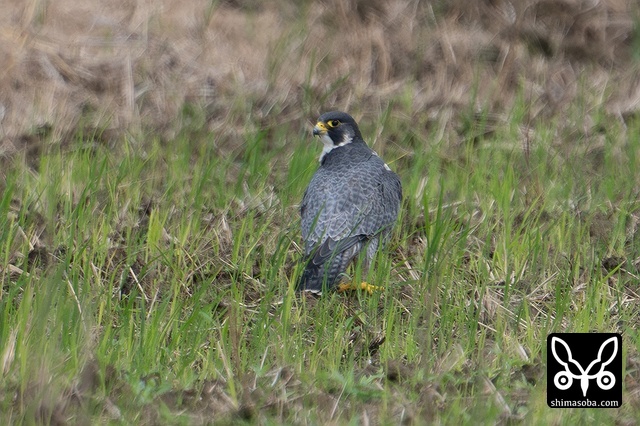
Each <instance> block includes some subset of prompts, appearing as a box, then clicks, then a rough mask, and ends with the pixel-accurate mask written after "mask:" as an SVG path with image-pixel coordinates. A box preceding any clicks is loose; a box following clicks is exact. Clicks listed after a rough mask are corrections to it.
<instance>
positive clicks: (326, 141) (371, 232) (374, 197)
mask: <svg viewBox="0 0 640 426" xmlns="http://www.w3.org/2000/svg"><path fill="white" fill-rule="evenodd" d="M313 135H314V136H319V137H320V140H321V141H322V144H323V145H324V147H323V149H322V154H321V155H320V167H319V168H318V170H317V171H316V173H315V174H314V175H313V178H312V179H311V182H310V183H309V186H308V187H307V190H306V191H305V193H304V197H303V199H302V204H301V205H300V215H301V216H302V237H303V239H304V253H305V261H306V267H305V270H304V272H303V273H302V277H301V278H300V281H299V282H298V285H297V289H298V290H304V291H311V292H315V293H321V292H322V291H323V290H332V289H334V288H336V286H338V285H339V284H340V283H341V281H343V280H344V277H343V274H344V272H345V270H346V269H347V267H348V266H349V264H350V263H351V262H352V261H353V260H354V259H355V258H356V256H358V254H359V253H360V252H361V251H362V250H363V249H364V250H365V254H366V256H365V258H364V259H363V261H364V266H365V268H368V266H369V264H370V262H371V260H372V259H373V257H374V255H375V253H376V250H377V249H378V247H379V246H380V245H382V244H384V243H385V242H386V241H387V240H388V239H389V235H390V234H391V229H392V227H393V225H394V223H395V221H396V218H397V217H398V211H399V209H400V202H401V200H402V185H401V183H400V179H399V178H398V175H396V174H395V173H394V172H392V171H391V169H390V168H389V166H387V164H385V162H384V161H383V160H382V159H381V158H380V157H379V156H378V154H376V153H375V152H374V151H373V150H372V149H371V148H369V147H368V146H367V144H366V143H365V141H364V140H363V139H362V135H361V134H360V130H359V129H358V125H357V124H356V122H355V120H354V119H353V118H352V117H351V116H350V115H349V114H346V113H344V112H340V111H333V112H327V113H325V114H323V115H321V116H320V118H319V119H318V122H317V123H316V125H315V127H314V129H313ZM357 287H360V286H357ZM371 287H372V286H369V285H368V284H366V283H362V288H364V289H367V290H368V291H371ZM340 288H341V289H344V288H351V286H349V285H347V286H346V287H345V286H344V285H341V286H340Z"/></svg>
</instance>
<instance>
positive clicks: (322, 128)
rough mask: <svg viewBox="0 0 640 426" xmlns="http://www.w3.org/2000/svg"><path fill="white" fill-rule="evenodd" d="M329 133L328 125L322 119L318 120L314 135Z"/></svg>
mask: <svg viewBox="0 0 640 426" xmlns="http://www.w3.org/2000/svg"><path fill="white" fill-rule="evenodd" d="M326 134H327V125H326V124H324V123H323V122H322V121H318V122H317V123H316V125H315V126H313V136H324V135H326Z"/></svg>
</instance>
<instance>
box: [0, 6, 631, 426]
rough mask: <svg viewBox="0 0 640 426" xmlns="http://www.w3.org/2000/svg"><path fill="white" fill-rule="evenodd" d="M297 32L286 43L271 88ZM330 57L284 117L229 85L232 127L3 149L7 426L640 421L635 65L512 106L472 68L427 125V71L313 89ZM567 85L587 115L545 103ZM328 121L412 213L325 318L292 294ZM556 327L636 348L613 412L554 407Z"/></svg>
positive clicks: (83, 122) (214, 124)
mask: <svg viewBox="0 0 640 426" xmlns="http://www.w3.org/2000/svg"><path fill="white" fill-rule="evenodd" d="M239 3H243V2H239ZM247 3H251V2H247ZM282 3H287V2H282ZM355 3H358V2H355ZM374 3H375V2H374ZM409 3H411V2H409ZM436 3H437V2H436ZM454 3H455V2H454ZM287 4H288V3H287ZM358 4H360V3H358ZM376 4H379V3H376ZM394 4H395V3H394ZM461 7H462V6H461ZM251 10H252V11H253V12H251V13H249V15H250V16H253V18H251V19H255V20H257V21H258V22H261V21H260V20H261V19H262V18H261V17H260V16H261V15H260V14H259V12H257V11H256V10H254V9H251ZM358 11H359V9H358ZM432 12H433V11H432ZM454 12H455V11H453V12H452V11H446V10H444V11H443V10H439V9H438V8H435V12H433V13H435V14H436V16H442V21H439V22H440V23H443V22H449V21H447V20H446V17H447V16H450V14H452V13H453V14H455V13H454ZM211 13H212V16H213V17H210V19H212V20H214V21H215V19H216V18H215V10H214V12H211ZM523 13H524V12H523ZM252 14H253V15H252ZM438 14H441V15H438ZM448 14H449V15H448ZM305 16H313V13H311V12H309V15H305ZM342 16H343V15H339V17H338V18H340V17H342ZM345 16H351V15H345ZM227 17H228V16H227ZM338 18H336V20H334V21H330V22H328V23H327V22H324V24H323V25H325V26H326V27H328V28H331V25H332V24H335V23H337V24H340V23H341V22H342V21H340V19H338ZM438 19H440V18H438ZM43 20H45V21H46V19H44V18H43ZM234 22H235V21H234ZM301 25H302V24H301V23H300V21H295V22H292V23H291V25H289V26H287V27H285V29H284V30H283V32H284V35H283V36H282V38H280V39H278V40H280V42H277V43H274V44H270V54H271V57H272V58H275V59H272V63H271V66H272V67H273V70H272V71H271V72H272V74H273V76H278V75H280V74H279V73H281V72H284V71H281V70H280V67H282V64H283V63H284V62H285V60H284V59H282V60H281V61H279V60H278V58H280V57H279V56H278V55H279V54H280V55H283V56H282V58H284V57H285V56H286V55H289V54H290V53H291V51H294V50H295V49H294V50H292V49H293V48H292V47H291V46H293V45H295V44H296V40H298V38H297V37H298V36H299V34H303V33H304V31H303V30H302V29H301V28H302V27H301ZM363 25H364V24H363ZM367 25H368V24H367ZM444 27H445V25H442V26H441V27H439V29H438V30H443V28H444ZM367 28H369V27H367ZM447 28H449V29H451V28H450V27H447ZM443 31H444V30H443ZM310 32H313V31H310ZM449 34H451V32H449ZM305 36H309V34H305ZM309 37H310V36H309ZM350 43H355V42H354V41H353V40H351V41H350ZM553 46H556V47H555V48H557V49H558V51H559V52H561V53H557V55H558V56H562V58H563V60H564V59H566V57H565V56H568V53H566V52H564V51H563V50H562V49H563V47H562V45H561V44H560V45H553ZM514 50H515V48H514ZM563 52H564V53H563ZM552 56H553V55H552ZM319 58H320V57H319V56H318V59H316V60H315V61H316V62H314V59H310V60H309V61H310V62H309V64H310V65H309V67H308V68H305V69H303V74H304V73H306V72H309V75H308V76H304V75H303V79H304V80H303V81H302V82H299V85H294V84H292V87H295V88H296V89H295V90H294V89H292V91H297V92H296V94H295V95H291V96H292V98H289V97H287V96H284V97H277V96H275V93H281V92H279V90H281V88H282V85H283V84H285V83H291V82H292V81H293V80H291V79H293V77H291V75H288V78H290V79H289V80H286V79H285V80H284V82H285V83H283V82H278V83H276V82H273V86H268V88H267V89H266V91H262V90H260V89H256V88H255V87H253V88H252V87H250V88H249V89H244V90H243V89H241V88H239V87H236V86H234V85H231V87H232V88H234V89H233V90H232V89H230V88H223V89H222V90H221V92H222V93H223V94H222V95H221V96H225V95H224V93H227V94H228V98H225V99H226V100H229V103H228V105H227V106H224V105H223V104H221V103H220V102H221V101H219V102H218V103H214V104H211V103H209V104H205V105H203V104H202V103H200V102H199V101H198V102H195V101H193V100H191V101H193V102H191V101H190V100H189V99H186V100H184V102H182V103H180V105H181V106H180V108H178V109H177V112H176V113H175V115H173V116H172V118H171V119H170V120H169V121H167V122H166V123H165V124H166V125H165V126H164V127H160V126H157V123H156V122H153V123H151V124H149V123H147V125H148V126H145V123H144V120H142V118H140V117H139V118H140V120H139V121H136V122H135V123H134V124H135V125H133V126H132V127H127V128H126V131H122V132H117V133H115V134H114V130H113V129H114V126H113V121H110V120H107V121H106V122H103V123H99V124H98V125H96V122H95V120H96V116H97V115H99V114H98V113H97V112H96V110H94V109H89V110H88V111H83V113H82V114H81V115H80V117H79V118H76V119H75V120H74V121H72V123H73V126H72V128H71V129H66V128H63V129H60V128H57V127H55V126H54V128H53V129H50V128H49V127H48V126H46V125H42V123H40V122H37V120H36V122H35V124H34V125H33V126H32V127H28V126H27V127H26V128H27V129H30V130H28V131H26V130H25V132H26V133H24V134H23V133H21V132H22V130H20V129H22V128H24V127H25V126H23V125H22V124H19V123H18V124H16V123H17V121H16V122H14V123H13V124H12V126H13V127H11V129H14V128H15V129H18V130H15V132H16V133H15V135H14V136H15V137H12V135H11V131H10V130H6V132H7V134H5V135H4V136H5V137H6V138H7V139H11V141H12V143H13V145H12V146H16V147H18V148H20V149H17V150H16V151H15V152H10V155H9V154H7V155H5V156H4V157H3V158H2V161H1V162H0V164H1V165H2V169H0V178H1V180H0V189H1V190H2V192H1V193H0V255H1V256H2V260H1V261H0V279H1V281H0V283H1V288H0V423H2V424H20V423H26V424H33V423H44V424H56V425H61V424H104V423H108V424H185V425H186V424H208V423H214V424H237V423H238V422H245V423H262V424H281V423H285V424H325V423H329V424H332V423H333V424H400V423H404V424H424V423H440V424H479V423H480V424H494V423H500V424H506V423H508V424H513V423H522V424H583V423H597V424H635V423H637V422H638V421H639V420H640V370H639V368H640V353H639V350H640V334H639V332H638V331H637V329H638V326H639V325H640V324H639V323H640V316H639V314H640V312H639V310H640V303H639V302H640V300H639V299H640V296H639V292H640V288H639V285H638V284H639V283H640V136H639V135H640V120H638V118H637V115H636V113H635V112H634V110H633V109H632V108H631V109H630V108H627V107H624V108H623V107H618V109H615V108H613V109H614V110H615V111H613V112H612V107H611V105H612V102H614V101H615V102H618V98H616V96H617V90H618V89H620V87H623V86H624V87H627V86H625V85H624V84H623V83H618V80H615V78H619V77H620V75H622V76H624V75H627V74H625V73H627V72H629V69H635V70H637V69H638V67H637V63H636V62H632V60H631V59H629V60H630V61H631V62H629V64H631V65H629V66H630V67H631V68H628V69H625V70H623V71H621V72H620V73H618V74H615V73H616V71H615V69H614V68H615V67H613V68H612V69H613V71H611V70H609V71H610V74H607V75H611V76H612V77H610V78H611V80H608V79H607V80H606V81H605V83H604V84H600V85H598V84H596V82H600V83H602V79H601V76H602V75H603V72H604V71H602V69H603V68H607V66H603V65H602V64H600V63H598V62H597V61H595V62H594V63H588V64H584V63H581V64H580V65H576V64H575V63H573V65H572V66H573V67H574V68H573V71H567V68H562V69H561V70H560V71H559V72H558V73H556V74H551V73H550V74H548V75H549V77H548V80H549V81H548V83H549V82H550V83H549V85H551V87H552V89H549V90H548V91H546V92H544V91H543V92H544V93H543V94H542V95H540V96H533V95H532V93H533V92H535V90H533V89H532V87H534V88H535V87H538V88H539V86H535V85H534V84H533V81H534V80H535V78H534V77H532V76H531V75H529V76H528V77H531V78H530V79H527V78H528V77H526V76H525V74H526V71H524V70H523V71H522V73H523V74H522V76H525V77H522V81H521V83H519V84H515V85H514V86H513V88H512V89H513V90H511V91H509V92H508V93H506V92H503V90H504V86H501V84H503V83H499V82H496V81H498V80H500V78H502V77H504V76H502V77H501V75H498V77H500V78H498V77H496V80H492V84H489V85H487V84H484V81H485V80H484V79H483V76H485V74H484V73H487V72H488V71H486V70H485V69H484V68H481V67H480V66H478V65H477V64H475V65H473V64H472V65H470V66H469V67H468V69H466V71H468V74H465V75H467V76H469V79H467V80H466V84H467V86H466V87H468V90H467V91H466V92H465V96H468V98H464V102H462V101H461V100H460V99H463V98H460V99H458V100H456V101H452V100H451V98H448V100H447V101H446V102H445V101H442V102H441V103H438V104H437V106H436V107H433V104H430V105H432V107H427V106H426V105H427V104H429V103H430V102H432V101H433V99H432V98H430V97H429V96H431V95H425V94H424V91H425V90H427V89H425V87H427V88H428V84H427V83H425V81H421V80H420V77H418V76H417V74H416V76H414V77H413V78H409V77H407V76H406V75H403V76H402V79H401V80H398V81H401V82H402V84H400V85H394V84H395V83H394V82H393V81H391V80H392V77H390V76H392V75H393V74H394V72H397V71H398V70H397V69H396V70H395V71H394V70H390V71H388V72H387V74H385V75H386V76H387V77H385V79H386V80H385V81H383V82H381V83H380V84H376V85H374V86H370V87H369V86H367V89H366V90H364V89H363V90H364V91H359V90H360V89H358V87H360V86H358V85H357V84H356V83H354V81H353V80H352V78H354V75H355V74H348V73H347V74H345V76H346V77H344V78H342V77H336V78H335V79H333V80H331V79H329V81H330V84H326V85H324V84H320V83H317V82H315V79H317V78H318V77H317V75H315V74H314V75H313V76H312V75H311V74H312V71H311V70H315V67H316V66H317V68H318V69H319V70H321V69H322V64H320V65H318V62H321V61H320V59H319ZM326 58H327V57H325V60H327V61H329V60H331V58H330V57H329V59H326ZM532 58H533V59H532V60H531V62H530V63H529V64H534V63H537V62H535V61H536V60H539V58H538V59H536V58H537V57H536V56H535V55H534V54H532ZM391 59H392V61H391V62H393V64H392V65H390V66H392V67H393V66H399V65H398V64H397V63H396V62H395V61H394V59H395V58H391ZM545 61H547V60H546V59H545ZM567 61H568V59H567ZM507 62H508V61H507ZM548 62H549V63H550V64H551V65H549V66H550V67H551V68H553V67H555V68H554V69H556V70H557V69H558V66H559V65H558V64H557V63H554V62H553V60H552V59H548ZM545 63H546V62H545ZM314 64H315V65H314ZM376 64H377V65H376V67H377V68H376V70H378V72H379V71H380V66H381V63H380V62H376ZM609 65H611V64H609ZM447 66H449V67H451V66H452V65H451V64H450V63H449V65H447ZM491 66H493V65H487V67H489V68H491ZM505 67H507V65H505ZM454 68H455V67H454ZM533 68H535V67H533V66H532V67H531V69H533ZM448 69H453V68H448ZM501 69H502V68H501ZM504 69H506V68H504ZM578 69H579V70H581V71H580V72H578V71H577V70H578ZM248 72H249V71H248ZM315 72H316V71H313V73H315ZM317 72H318V73H320V71H317ZM510 72H511V71H510ZM545 72H546V71H544V70H543V72H541V74H540V75H543V74H545ZM498 74H500V73H498ZM144 75H146V74H144ZM270 75H271V74H270ZM558 75H560V77H557V76H558ZM567 75H569V76H570V77H567ZM594 76H595V77H594ZM356 77H358V76H357V75H356ZM556 77H557V78H559V80H557V79H556ZM358 78H359V77H358ZM443 78H444V77H443ZM447 78H449V77H447ZM545 78H547V77H545ZM445 80H446V79H445ZM72 81H73V80H72ZM154 81H155V80H154ZM443 81H444V80H443ZM443 81H440V83H443ZM558 81H560V82H562V83H563V84H565V83H566V84H565V85H566V86H567V87H571V90H569V89H567V90H566V91H567V92H571V95H570V99H569V100H568V101H560V100H558V101H557V102H555V103H554V102H552V101H553V99H551V98H549V99H547V100H546V101H540V98H543V97H544V96H551V95H549V93H557V92H558V93H561V94H563V96H564V93H565V90H564V89H562V90H561V89H557V87H556V86H554V84H555V83H557V82H558ZM568 81H569V82H568ZM620 81H622V80H620ZM624 81H625V84H626V82H627V80H624ZM167 84H168V83H167ZM234 84H236V83H234ZM443 84H444V83H443ZM505 84H506V83H505ZM463 86H464V85H461V86H455V87H454V85H451V86H448V87H449V88H450V89H451V91H452V92H456V93H461V92H459V88H460V87H463ZM563 87H564V86H563ZM454 89H455V90H454ZM556 89H557V90H556ZM225 90H227V92H225ZM439 90H443V91H444V89H442V88H440V89H439ZM288 93H289V92H287V94H288ZM505 93H506V94H505ZM16 96H17V95H16ZM136 96H138V95H136ZM140 96H141V97H140V98H136V102H140V104H139V105H137V108H139V111H144V105H147V106H148V104H144V102H146V101H145V99H144V96H146V95H140ZM154 96H155V95H154ZM234 96H236V97H235V98H234ZM451 96H454V95H453V94H452V95H451ZM567 96H569V95H567ZM150 97H152V96H150V95H149V98H150ZM561 97H562V96H561ZM532 98H535V100H532ZM65 99H66V98H65ZM69 99H71V98H69ZM232 99H235V100H233V101H231V100H232ZM612 99H613V101H611V100H612ZM147 100H148V99H147ZM267 101H269V102H267ZM167 102H170V100H168V101H167ZM501 102H503V104H502V105H501ZM143 104H144V105H143ZM619 104H620V102H618V103H617V104H616V105H619ZM52 105H54V104H52ZM154 105H155V104H154ZM452 105H453V106H452ZM500 105H501V106H500ZM540 105H545V107H544V108H543V107H541V106H540ZM65 106H66V107H68V104H65ZM116 106H117V105H116ZM335 108H344V109H347V108H348V112H350V113H352V114H353V115H354V116H355V117H356V119H357V120H358V121H359V124H360V128H361V130H362V132H363V135H364V137H365V140H366V141H367V142H368V143H369V144H370V145H371V146H372V147H373V148H374V149H375V150H376V151H377V152H378V153H380V154H381V155H382V156H383V157H384V158H385V160H386V161H387V162H388V163H389V164H390V166H391V167H392V169H394V170H395V171H396V172H397V173H398V174H399V175H400V177H401V180H402V183H403V189H404V196H405V198H404V201H403V207H402V212H401V217H400V218H399V221H398V226H397V227H396V228H395V232H394V234H393V238H392V240H391V242H390V244H389V246H388V247H387V249H386V250H384V251H382V252H381V253H380V255H379V257H378V258H377V259H376V264H375V267H373V268H372V269H371V271H370V276H369V277H367V279H368V280H369V282H372V283H374V284H376V285H380V286H384V290H383V291H380V292H375V293H374V294H373V295H368V294H366V293H357V292H356V293H353V294H327V295H325V296H323V297H321V298H319V299H317V298H313V297H306V296H301V295H299V294H296V293H295V292H293V287H294V284H295V282H296V279H297V277H298V276H299V275H300V273H301V272H302V265H301V264H300V260H301V249H300V244H301V240H300V238H301V237H300V230H299V215H298V203H299V202H300V200H301V197H302V194H303V191H304V189H305V187H306V185H307V183H308V182H309V179H310V178H311V176H312V174H313V173H314V171H315V169H316V168H317V166H318V163H317V158H318V155H319V152H320V150H321V145H320V144H319V143H318V142H317V140H314V139H312V137H311V133H310V132H311V125H310V123H312V122H313V121H312V120H314V119H315V118H316V117H317V115H318V113H319V112H322V111H324V110H328V109H335ZM429 108H431V109H429ZM292 109H294V110H295V111H296V112H291V111H292ZM14 110H15V108H14ZM221 111H224V114H223V115H224V119H220V118H219V117H220V113H221ZM67 113H68V111H67ZM8 114H9V115H7V117H9V118H8V119H12V115H11V114H13V113H8ZM143 115H144V114H142V113H141V117H142V116H143ZM33 116H37V114H35V113H34V114H33ZM54 116H55V114H54ZM110 117H111V119H112V120H115V121H118V120H116V118H117V117H116V116H115V115H114V116H110ZM158 120H159V119H158ZM134 121H135V120H134ZM118 123H120V122H118ZM118 125H120V124H118ZM21 126H22V127H21ZM9 127H10V126H7V127H6V129H9ZM116 127H117V126H116ZM18 142H19V143H18ZM21 144H22V145H24V146H22V145H21ZM352 273H353V275H354V276H355V277H357V278H359V277H360V275H361V271H360V270H359V268H357V267H355V268H354V269H353V271H352ZM560 331H571V332H619V333H622V335H623V360H624V361H623V364H624V367H623V369H624V391H623V405H622V407H621V408H618V409H554V410H552V409H550V408H548V407H547V405H546V382H547V379H546V366H545V362H546V357H547V354H546V337H547V335H548V334H549V333H551V332H560Z"/></svg>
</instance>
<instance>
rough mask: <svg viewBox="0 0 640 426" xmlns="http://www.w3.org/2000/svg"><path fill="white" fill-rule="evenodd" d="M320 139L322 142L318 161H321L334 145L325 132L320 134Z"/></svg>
mask: <svg viewBox="0 0 640 426" xmlns="http://www.w3.org/2000/svg"><path fill="white" fill-rule="evenodd" d="M320 141H321V142H322V153H321V154H320V161H321V162H322V159H323V158H324V156H325V155H327V154H328V153H329V152H331V150H332V149H333V148H335V147H336V146H335V145H334V144H333V141H332V140H331V138H330V137H329V135H328V134H326V133H325V134H324V135H322V136H320Z"/></svg>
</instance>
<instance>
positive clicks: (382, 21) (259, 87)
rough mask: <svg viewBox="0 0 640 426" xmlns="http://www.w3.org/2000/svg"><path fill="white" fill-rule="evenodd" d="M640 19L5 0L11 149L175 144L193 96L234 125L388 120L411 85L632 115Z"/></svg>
mask: <svg viewBox="0 0 640 426" xmlns="http://www.w3.org/2000/svg"><path fill="white" fill-rule="evenodd" d="M637 12H638V7H637V6H636V5H635V3H634V2H632V1H625V0H606V1H577V0H526V1H513V2H509V1H507V0H491V1H490V0H486V1H479V2H467V1H450V2H437V1H431V2H418V1H409V0H394V1H391V2H383V1H372V2H369V1H363V0H351V1H348V2H343V1H337V0H325V1H322V2H308V4H304V5H296V3H294V2H287V1H284V0H281V1H277V2H268V3H265V4H263V3H259V2H253V1H225V2H219V3H217V2H213V3H210V4H207V3H204V2H194V1H192V2H184V1H175V0H169V1H156V0H151V1H148V2H142V3H141V2H135V1H127V0H122V1H116V2H108V3H105V2H101V1H98V0H90V1H85V2H78V1H74V0H61V1H56V2H45V1H36V0H33V1H28V2H19V1H7V2H2V4H0V28H1V30H0V63H2V64H3V66H2V70H0V120H1V121H0V123H1V127H0V140H1V141H2V145H0V147H1V148H0V150H1V152H2V153H5V154H8V153H12V152H15V151H16V150H20V149H22V148H24V146H23V145H27V144H28V142H29V141H30V140H31V138H29V137H27V136H28V135H33V134H34V133H37V132H36V131H35V129H47V130H52V131H53V132H54V133H53V134H54V136H55V137H56V139H57V140H64V139H65V138H66V137H68V135H69V132H73V131H75V130H77V129H78V128H79V127H82V128H87V127H88V128H97V129H100V130H101V131H105V130H108V131H107V132H104V135H105V136H104V137H106V138H112V137H114V136H117V135H119V134H121V133H122V132H125V131H140V130H142V131H144V132H145V133H148V132H152V133H158V134H160V135H162V136H163V137H169V138H170V137H171V136H172V135H173V134H174V132H175V131H176V129H178V128H179V127H180V123H179V120H177V119H178V118H179V114H180V111H181V108H182V106H183V105H184V104H185V103H195V104H198V105H202V106H204V107H205V108H206V111H207V120H208V121H207V123H208V126H209V130H213V131H218V132H221V133H227V134H234V133H237V132H238V131H241V130H242V128H243V126H244V124H245V120H246V119H247V116H248V114H251V116H252V117H254V118H255V117H257V118H259V119H260V120H258V121H259V122H262V123H264V124H265V125H268V124H269V123H271V124H273V123H281V122H292V121H295V122H298V123H300V124H299V125H302V124H303V123H304V122H305V121H306V120H307V119H310V118H313V116H314V115H315V114H316V113H318V112H319V111H320V110H323V109H327V108H341V109H345V110H350V111H356V112H357V113H359V114H379V112H380V110H381V109H382V108H383V107H385V106H386V105H387V104H388V102H389V100H390V99H392V98H393V97H397V96H398V95H399V94H401V93H404V92H405V91H406V90H407V88H408V90H410V91H411V92H412V93H413V94H412V96H411V111H412V113H413V114H414V117H411V119H413V120H416V121H418V122H421V123H423V122H432V121H435V122H436V123H439V124H440V125H445V123H451V124H454V125H455V124H456V120H455V119H456V117H457V115H458V113H459V111H460V109H461V108H468V107H471V108H474V109H477V110H480V109H482V110H485V111H491V112H494V113H498V114H500V113H503V112H505V111H508V110H509V108H510V106H511V105H512V103H513V101H514V98H515V97H516V96H517V95H518V94H519V93H521V94H522V95H523V96H525V97H526V98H527V99H529V104H530V107H531V119H532V120H533V119H535V118H536V117H539V116H542V117H545V118H549V117H550V116H555V115H556V114H557V112H558V111H561V110H562V108H563V106H564V105H566V104H567V103H570V102H572V101H575V98H576V93H577V91H576V87H577V85H578V84H585V85H586V86H587V87H588V88H590V89H591V90H589V91H588V93H590V94H591V95H592V96H593V99H588V100H586V101H587V105H591V104H596V103H601V102H606V103H607V104H608V105H609V111H610V112H611V113H612V114H614V115H617V116H619V117H624V116H626V115H627V114H635V113H636V112H637V111H638V108H639V104H640V79H638V78H637V76H635V74H636V71H637V65H636V64H635V63H634V62H633V61H632V57H633V53H634V52H633V48H634V40H636V41H635V43H636V47H635V48H636V50H637V49H638V47H637V40H638V35H637V34H636V32H637V30H636V29H635V27H634V17H637ZM636 54H637V52H636ZM478 82H482V84H478ZM403 113H405V114H406V113H407V112H406V111H403ZM452 119H453V120H452ZM585 121H586V122H587V123H586V124H585V125H586V126H587V127H588V122H589V118H588V117H585ZM40 131H41V130H40Z"/></svg>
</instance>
